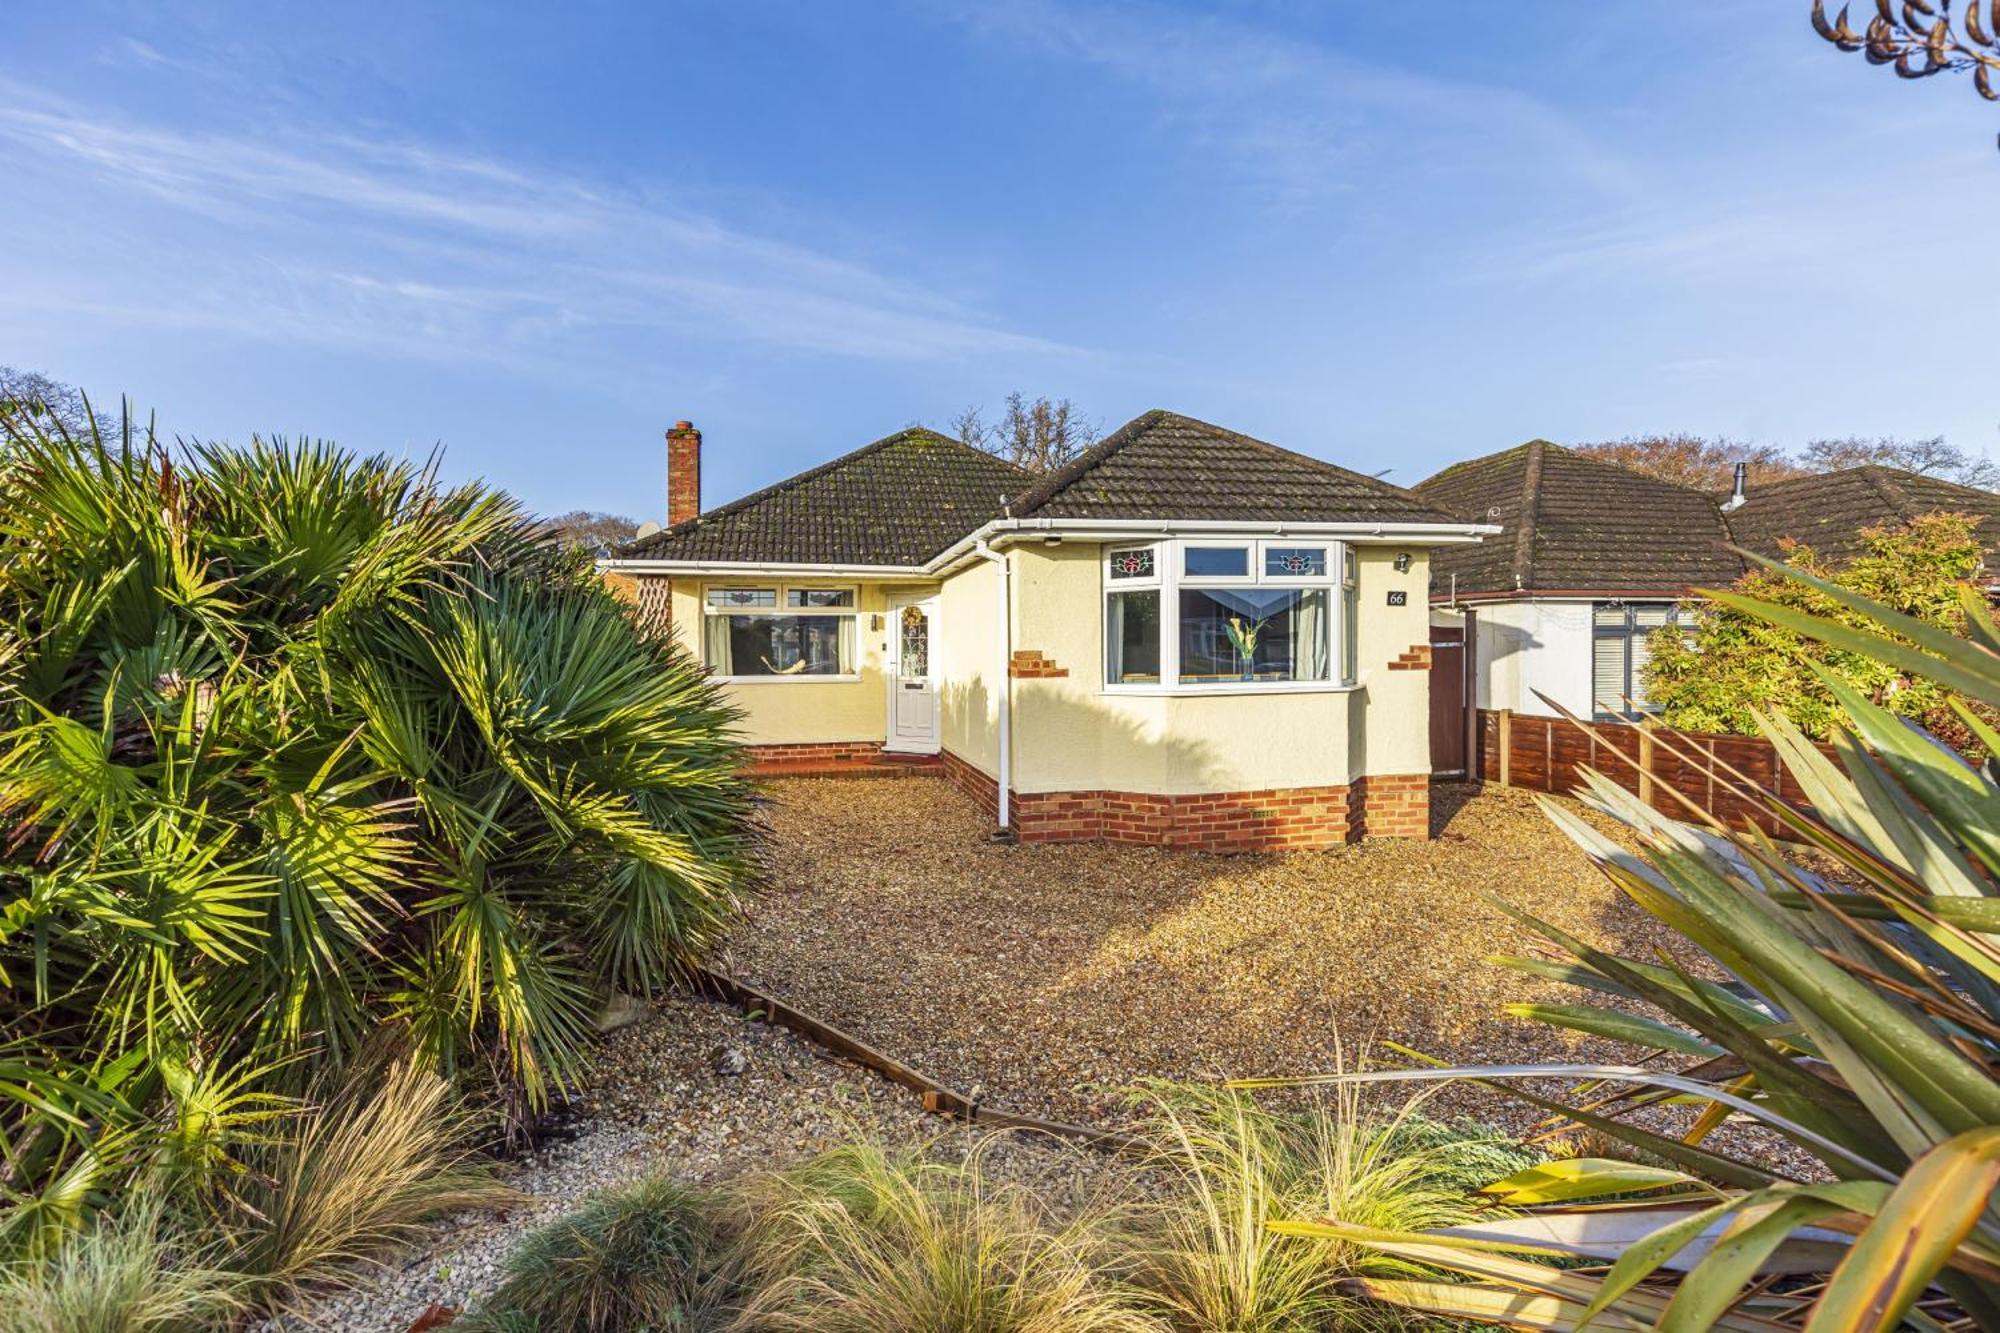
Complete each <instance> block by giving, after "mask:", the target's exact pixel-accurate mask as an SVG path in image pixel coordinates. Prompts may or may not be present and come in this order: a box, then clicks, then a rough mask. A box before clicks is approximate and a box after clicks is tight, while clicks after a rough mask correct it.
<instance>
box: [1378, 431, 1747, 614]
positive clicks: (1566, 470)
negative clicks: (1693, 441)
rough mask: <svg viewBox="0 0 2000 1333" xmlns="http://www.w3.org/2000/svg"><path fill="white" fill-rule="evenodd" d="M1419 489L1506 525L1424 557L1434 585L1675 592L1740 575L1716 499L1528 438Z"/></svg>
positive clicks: (1466, 589)
mask: <svg viewBox="0 0 2000 1333" xmlns="http://www.w3.org/2000/svg"><path fill="white" fill-rule="evenodd" d="M1416 492H1417V494H1418V495H1420V496H1422V497H1423V498H1424V500H1426V501H1427V502H1429V503H1431V504H1434V505H1437V506H1438V507H1439V508H1441V509H1445V510H1448V511H1449V512H1451V513H1454V514H1456V515H1458V516H1459V517H1461V518H1464V519H1467V520H1470V521H1473V522H1482V523H1498V524H1500V525H1501V527H1502V529H1503V531H1502V532H1501V534H1500V535H1499V536H1497V537H1488V538H1487V539H1486V540H1485V541H1484V542H1481V543H1479V544H1478V545H1476V546H1448V547H1440V548H1439V549H1438V550H1437V551H1435V552H1433V553H1432V556H1431V577H1432V579H1433V580H1434V583H1435V586H1434V589H1433V591H1434V592H1436V593H1444V592H1446V591H1447V590H1449V589H1451V588H1452V587H1453V586H1454V583H1453V575H1456V576H1457V579H1456V584H1455V587H1456V590H1457V592H1458V593H1459V594H1460V595H1461V596H1467V595H1470V596H1477V595H1481V594H1492V593H1504V592H1513V591H1517V590H1518V591H1524V592H1557V591H1562V592H1602V593H1621V594H1622V593H1630V594H1666V595H1677V594H1680V593H1684V592H1686V591H1687V590H1688V589H1690V588H1693V587H1702V586H1706V587H1713V586H1715V585H1717V584H1727V583H1730V582H1733V581H1734V580H1735V579H1736V577H1737V575H1739V574H1741V573H1742V572H1743V566H1742V562H1741V560H1740V559H1739V558H1738V557H1737V556H1736V555H1734V554H1733V553H1732V552H1731V551H1730V550H1729V549H1728V540H1729V535H1728V530H1727V529H1726V528H1725V527H1724V526H1723V522H1722V514H1721V511H1720V510H1719V509H1718V508H1717V506H1716V503H1715V500H1714V498H1713V497H1712V496H1709V495H1707V494H1706V493H1704V492H1702V491H1698V490H1695V489H1693V488H1692V487H1687V486H1681V485H1677V484H1675V483H1673V482H1669V481H1661V480H1659V479H1658V478H1655V477H1649V476H1646V475H1645V474H1643V473H1639V472H1634V471H1633V470H1632V469H1630V468H1626V467H1621V466H1619V465H1618V464H1616V463H1607V462H1604V461H1602V460H1600V459H1595V458H1589V457H1586V456H1585V455H1582V454H1579V453H1576V452H1574V451H1572V450H1569V449H1565V448H1563V447H1562V446H1561V445H1556V444H1550V443H1549V442H1548V441H1546V440H1534V441H1531V442H1530V443H1528V444H1524V445H1521V446H1519V447H1518V448H1514V449H1508V450H1506V451H1504V452H1502V453H1497V454H1489V455H1487V456H1486V457H1484V458H1475V459H1473V460H1471V461H1470V462H1466V463H1460V464H1458V465H1457V466H1455V467H1449V468H1446V469H1445V470H1444V471H1443V472H1440V473H1438V474H1437V475H1436V476H1434V477H1432V478H1430V479H1429V480H1427V481H1423V482H1419V483H1418V485H1417V487H1416Z"/></svg>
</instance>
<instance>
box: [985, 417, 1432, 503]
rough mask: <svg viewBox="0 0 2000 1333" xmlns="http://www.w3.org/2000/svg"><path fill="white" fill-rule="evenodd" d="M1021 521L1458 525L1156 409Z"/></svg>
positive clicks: (1035, 497) (1056, 479)
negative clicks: (1146, 520) (1055, 519)
mask: <svg viewBox="0 0 2000 1333" xmlns="http://www.w3.org/2000/svg"><path fill="white" fill-rule="evenodd" d="M1013 513H1014V516H1015V517H1017V518H1076V519H1093V518H1096V519H1168V520H1175V519H1178V520H1184V521H1196V522H1199V521H1212V522H1228V521H1242V522H1257V523H1263V522H1272V523H1282V522H1295V523H1368V522H1402V523H1450V522H1452V516H1451V515H1449V514H1446V513H1443V512H1441V511H1439V510H1438V509H1436V508H1434V507H1432V506H1431V505H1429V504H1426V503H1425V502H1424V501H1423V500H1421V499H1419V498H1418V497H1417V496H1416V495H1414V494H1412V493H1411V492H1409V491H1406V490H1404V489H1403V488H1402V487H1400V486H1392V485H1390V484H1389V483H1388V482H1385V481H1381V480H1378V479H1376V478H1374V477H1368V476H1363V475H1362V474H1361V473H1359V472H1351V471H1349V470H1348V469H1346V468H1343V467H1336V466H1335V465H1334V464H1332V463H1327V462H1322V461H1321V460H1320V459H1317V458H1310V457H1307V456H1306V455H1304V454H1298V453H1293V452H1292V451H1291V450H1289V449H1281V448H1279V447H1278V446H1277V445H1275V444H1267V443H1265V442H1264V441H1263V440H1258V439H1253V438H1252V437H1250V436H1248V435H1242V434H1239V433H1237V432H1236V431H1231V430H1225V429H1223V428H1222V427H1220V426H1214V425H1210V424H1209V423H1208V422H1205V421H1197V420H1195V419H1194V418H1193V417H1184V416H1181V415H1180V414H1179V413H1176V412H1166V411H1159V410H1155V411H1151V412H1147V413H1144V414H1143V415H1141V416H1138V417H1135V418H1134V419H1133V420H1131V421H1129V422H1127V423H1126V424H1125V425H1123V426H1121V427H1119V428H1118V429H1117V430H1116V431H1113V432H1112V433H1111V434H1110V435H1108V436H1106V437H1105V438H1104V439H1103V440H1102V441H1100V442H1099V443H1098V444H1096V445H1095V446H1094V447H1092V448H1090V449H1088V450H1086V451H1085V452H1084V453H1083V454H1082V455H1081V456H1079V457H1078V458H1076V459H1075V460H1074V461H1072V462H1071V463H1070V464H1069V465H1068V466H1066V467H1063V468H1061V469H1059V470H1057V471H1056V472H1053V473H1051V474H1050V475H1049V476H1048V477H1046V478H1044V479H1043V480H1042V481H1041V482H1040V483H1039V484H1037V485H1036V486H1035V487H1033V488H1032V489H1030V490H1029V491H1027V492H1026V493H1025V494H1023V495H1022V496H1021V497H1020V498H1019V499H1018V500H1017V501H1016V502H1015V503H1014V506H1013Z"/></svg>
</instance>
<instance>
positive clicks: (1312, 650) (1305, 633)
mask: <svg viewBox="0 0 2000 1333" xmlns="http://www.w3.org/2000/svg"><path fill="white" fill-rule="evenodd" d="M1292 679H1293V680H1325V679H1326V593H1325V592H1324V591H1322V590H1318V589H1315V590H1314V591H1311V592H1306V593H1302V594H1300V596H1299V600H1298V604H1297V606H1296V607H1295V609H1294V610H1293V611H1292Z"/></svg>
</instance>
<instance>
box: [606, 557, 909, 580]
mask: <svg viewBox="0 0 2000 1333" xmlns="http://www.w3.org/2000/svg"><path fill="white" fill-rule="evenodd" d="M597 568H598V569H599V570H600V571H602V572H604V573H607V574H690V575H699V576H701V577H703V578H721V579H728V578H788V579H929V578H935V577H937V576H936V575H935V574H934V573H932V572H931V571H930V570H929V569H928V568H927V567H926V566H923V565H799V564H791V565H776V564H751V563H745V562H742V561H725V560H617V559H610V560H600V561H598V562H597Z"/></svg>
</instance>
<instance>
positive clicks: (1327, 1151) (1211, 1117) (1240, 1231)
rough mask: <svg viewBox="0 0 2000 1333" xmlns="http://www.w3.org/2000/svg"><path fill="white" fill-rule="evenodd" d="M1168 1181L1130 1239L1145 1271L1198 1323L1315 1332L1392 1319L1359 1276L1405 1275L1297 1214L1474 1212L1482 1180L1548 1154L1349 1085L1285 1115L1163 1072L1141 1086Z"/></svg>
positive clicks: (1186, 1325)
mask: <svg viewBox="0 0 2000 1333" xmlns="http://www.w3.org/2000/svg"><path fill="white" fill-rule="evenodd" d="M1138 1096H1139V1100H1140V1104H1141V1106H1142V1107H1143V1108H1144V1110H1145V1112H1146V1118H1145V1129H1144V1132H1145V1134H1146V1136H1147V1137H1148V1138H1149V1139H1150V1140H1151V1142H1152V1143H1153V1145H1154V1158H1153V1163H1152V1165H1153V1167H1154V1168H1155V1169H1156V1170H1158V1171H1159V1172H1160V1173H1161V1174H1162V1175H1163V1176H1164V1177H1165V1179H1166V1181H1167V1182H1168V1184H1167V1186H1166V1188H1165V1190H1164V1192H1163V1193H1162V1195H1161V1196H1160V1199H1159V1201H1158V1203H1157V1204H1155V1205H1153V1206H1151V1207H1149V1208H1147V1209H1145V1210H1142V1211H1141V1213H1140V1214H1139V1220H1138V1224H1137V1230H1136V1232H1135V1234H1134V1236H1133V1238H1132V1244H1133V1246H1134V1249H1135V1252H1136V1255H1137V1263H1138V1272H1137V1281H1138V1282H1139V1283H1140V1284H1141V1285H1142V1286H1143V1287H1144V1288H1145V1289H1146V1290H1147V1291H1148V1292H1149V1293H1150V1294H1151V1296H1152V1298H1153V1300H1154V1302H1155V1303H1156V1304H1157V1305H1158V1307H1159V1308H1160V1310H1161V1311H1162V1313H1163V1314H1164V1315H1165V1316H1166V1317H1167V1318H1169V1319H1170V1320H1171V1321H1172V1322H1173V1324H1174V1325H1175V1326H1176V1327H1177V1328H1182V1329H1187V1330H1191V1331H1192V1333H1211V1331H1217V1333H1219V1331H1221V1330H1231V1331H1233V1333H1308V1331H1310V1330H1317V1329H1325V1328H1331V1327H1343V1328H1344V1327H1352V1326H1365V1325H1368V1324H1370V1323H1376V1324H1380V1323H1387V1322H1392V1321H1391V1320H1389V1319H1388V1318H1387V1317H1386V1316H1384V1315H1382V1314H1381V1312H1380V1310H1379V1308H1378V1307H1373V1306H1370V1305H1367V1304H1365V1303H1363V1302H1361V1301H1358V1300H1357V1299H1356V1298H1355V1297H1353V1296H1352V1295H1351V1294H1350V1293H1349V1291H1348V1290H1347V1288H1346V1285H1345V1284H1346V1283H1347V1280H1348V1279H1350V1278H1353V1277H1354V1276H1356V1275H1358V1274H1364V1273H1383V1272H1394V1271H1406V1270H1407V1267H1408V1266H1407V1265H1402V1264H1399V1263H1397V1262H1396V1261H1394V1260H1388V1259H1384V1258H1382V1257H1381V1256H1379V1255H1376V1254H1374V1253H1372V1252H1370V1251H1368V1250H1366V1249H1363V1248H1361V1247H1359V1246H1356V1245H1352V1244H1349V1243H1345V1242H1342V1241H1338V1240H1328V1239H1312V1238H1300V1237H1296V1236H1287V1235H1282V1234H1279V1233H1278V1232H1276V1231H1274V1230H1272V1228H1271V1225H1270V1224H1271V1223H1272V1222H1275V1221H1279V1220H1281V1219H1284V1218H1288V1217H1312V1218H1318V1219H1329V1218H1330V1219H1335V1220H1338V1221H1340V1222H1342V1223H1345V1224H1348V1225H1352V1226H1359V1227H1366V1228H1371V1229H1377V1230H1391V1231H1410V1230H1423V1229H1425V1228H1429V1227H1434V1226H1445V1225H1450V1224H1453V1223H1458V1222H1463V1221H1465V1220H1467V1219H1468V1218H1470V1217H1471V1216H1473V1215H1474V1214H1475V1213H1476V1212H1478V1211H1480V1209H1479V1206H1478V1205H1477V1204H1476V1203H1475V1202H1474V1201H1473V1195H1472V1191H1473V1190H1475V1189H1477V1188H1478V1187H1479V1186H1481V1185H1484V1184H1485V1183H1487V1182H1488V1181H1490V1180H1492V1179H1493V1178H1494V1176H1495V1174H1507V1173H1508V1172H1509V1171H1511V1170H1518V1169H1520V1168H1522V1167H1525V1166H1527V1165H1530V1164H1531V1163H1533V1162H1535V1161H1539V1160H1540V1159H1541V1158H1540V1154H1537V1153H1533V1152H1530V1151H1528V1150H1525V1149H1522V1148H1520V1147H1518V1146H1515V1145H1512V1144H1509V1143H1507V1142H1505V1141H1504V1140H1502V1139H1500V1138H1499V1137H1498V1136H1497V1135H1496V1134H1494V1133H1491V1132H1488V1131H1482V1130H1478V1129H1474V1128H1471V1127H1463V1126H1461V1127H1453V1126H1449V1125H1445V1124H1442V1123H1440V1122H1438V1121H1436V1120H1432V1119H1429V1118H1428V1117H1425V1116H1424V1115H1422V1114H1421V1113H1420V1111H1419V1106H1420V1104H1421V1101H1422V1098H1421V1097H1419V1098H1413V1099H1410V1100H1409V1101H1406V1102H1405V1103H1404V1104H1403V1105H1401V1106H1400V1107H1397V1108H1395V1109H1393V1110H1377V1109H1372V1108H1369V1107H1367V1106H1365V1105H1364V1104H1363V1102H1362V1100H1361V1098H1360V1097H1359V1095H1358V1094H1357V1093H1356V1092H1355V1091H1354V1090H1353V1089H1351V1088H1341V1089H1338V1090H1336V1092H1335V1093H1334V1094H1333V1095H1332V1096H1330V1097H1327V1098H1325V1099H1316V1100H1315V1101H1314V1102H1313V1103H1312V1104H1310V1105H1308V1106H1306V1107H1303V1108H1299V1109H1288V1110H1273V1109H1270V1108H1268V1107H1266V1106H1264V1105H1260V1104H1259V1103H1258V1102H1257V1101H1256V1100H1255V1099H1253V1098H1252V1097H1250V1096H1249V1095H1247V1094H1245V1093H1242V1092H1233V1091H1229V1090H1227V1089H1221V1088H1213V1087H1204V1086H1198V1085H1190V1084H1175V1083H1164V1082H1154V1083H1148V1084H1144V1085H1142V1086H1141V1088H1140V1090H1139V1092H1138Z"/></svg>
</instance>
